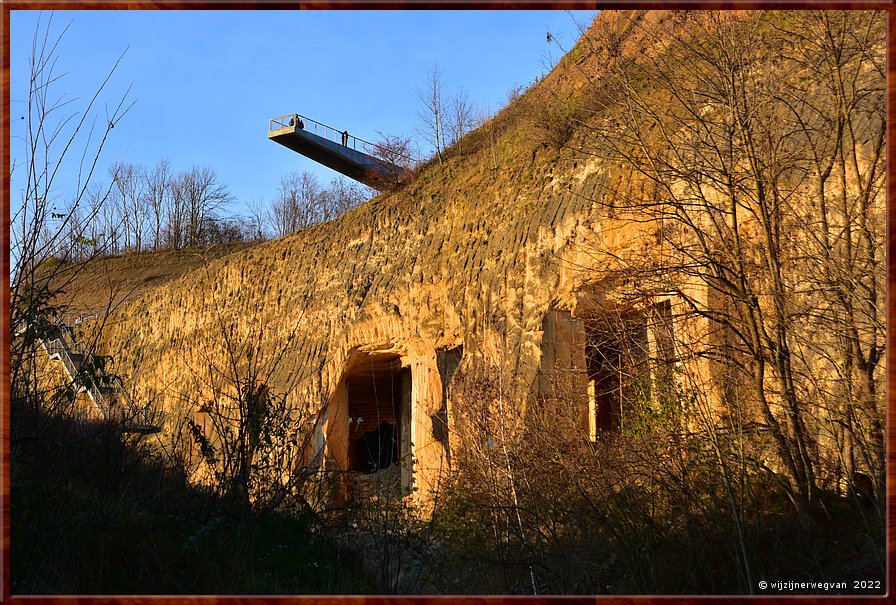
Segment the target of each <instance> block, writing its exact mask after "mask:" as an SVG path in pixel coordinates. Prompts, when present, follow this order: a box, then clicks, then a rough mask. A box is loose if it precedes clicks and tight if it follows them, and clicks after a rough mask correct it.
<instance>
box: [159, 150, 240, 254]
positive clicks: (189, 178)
mask: <svg viewBox="0 0 896 605" xmlns="http://www.w3.org/2000/svg"><path fill="white" fill-rule="evenodd" d="M231 199H232V196H231V194H230V192H228V191H227V186H226V185H224V184H222V183H220V182H219V181H218V176H217V174H216V173H215V171H214V170H212V169H211V168H209V167H207V166H202V167H197V166H194V167H193V168H192V169H190V170H186V171H182V172H179V173H178V174H177V175H176V176H175V177H174V178H173V179H172V181H171V201H172V203H171V205H170V207H169V213H168V217H169V218H168V232H169V234H168V237H169V242H170V245H171V246H172V247H173V248H175V249H177V248H182V247H187V246H190V247H192V246H198V245H200V244H202V242H203V236H204V230H205V229H206V227H207V225H208V221H209V220H211V219H214V218H216V216H217V212H218V211H219V210H221V209H222V208H224V207H225V206H226V205H227V204H228V203H229V202H230V201H231Z"/></svg>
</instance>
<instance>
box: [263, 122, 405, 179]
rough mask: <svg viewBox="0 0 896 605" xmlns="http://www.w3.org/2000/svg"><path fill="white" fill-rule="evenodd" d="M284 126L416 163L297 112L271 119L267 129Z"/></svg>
mask: <svg viewBox="0 0 896 605" xmlns="http://www.w3.org/2000/svg"><path fill="white" fill-rule="evenodd" d="M284 128H301V129H302V130H307V131H308V132H310V133H312V134H316V135H317V136H319V137H321V138H324V139H327V140H328V141H332V142H333V143H336V144H338V145H342V146H343V147H348V148H349V149H353V150H355V151H360V152H361V153H366V154H367V155H370V156H373V157H375V158H377V159H380V160H385V161H394V160H396V159H398V160H402V161H403V162H406V163H407V164H408V168H410V167H412V166H413V165H415V164H416V163H417V160H416V159H415V158H413V157H411V156H409V155H407V154H403V153H400V152H398V151H396V150H394V149H388V148H386V147H383V146H382V145H377V144H376V143H371V142H370V141H365V140H364V139H361V138H359V137H356V136H354V135H352V134H348V131H346V130H337V129H335V128H333V127H332V126H327V125H326V124H324V123H323V122H318V121H317V120H314V119H312V118H309V117H307V116H303V115H301V114H298V113H291V114H287V115H285V116H280V117H277V118H272V119H271V121H270V126H269V129H270V130H271V131H274V130H282V129H284ZM395 163H399V162H395Z"/></svg>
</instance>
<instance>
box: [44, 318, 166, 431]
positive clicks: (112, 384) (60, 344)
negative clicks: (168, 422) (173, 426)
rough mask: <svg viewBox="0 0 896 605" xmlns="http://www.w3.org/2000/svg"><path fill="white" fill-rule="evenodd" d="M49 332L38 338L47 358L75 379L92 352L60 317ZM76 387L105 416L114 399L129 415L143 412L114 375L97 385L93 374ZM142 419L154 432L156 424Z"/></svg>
mask: <svg viewBox="0 0 896 605" xmlns="http://www.w3.org/2000/svg"><path fill="white" fill-rule="evenodd" d="M51 334H52V336H48V337H46V338H43V339H41V344H42V345H43V347H44V349H45V350H46V352H47V355H48V356H50V357H51V358H52V357H56V358H58V359H59V360H60V361H61V362H62V365H63V367H64V368H65V370H66V373H68V376H69V379H70V380H72V381H73V382H74V381H76V379H77V376H78V375H79V374H80V371H81V367H83V366H84V364H92V363H93V355H92V354H91V353H90V352H89V351H88V350H87V349H86V348H84V347H83V346H81V344H80V343H78V341H77V340H76V339H75V336H74V334H73V333H72V330H71V328H70V327H69V326H68V325H66V324H64V323H62V322H61V321H58V320H57V323H56V324H55V325H54V327H53V328H52V332H51ZM73 352H74V354H76V355H79V356H81V358H82V360H81V364H80V367H79V365H78V364H76V363H75V360H74V359H73V357H72V355H73ZM101 386H105V387H108V388H109V389H110V390H111V391H112V393H109V394H107V393H103V392H102V390H101V388H100V387H101ZM80 388H82V389H84V390H85V391H86V392H87V393H88V394H89V395H90V398H91V399H92V400H93V403H94V405H95V406H96V407H97V408H98V409H99V410H100V412H101V413H102V414H103V415H104V416H105V417H106V418H109V417H110V415H111V414H112V413H114V409H113V407H114V403H115V402H116V401H118V402H119V403H122V404H124V407H125V408H126V409H127V411H128V412H129V415H130V417H131V418H137V417H143V416H144V414H143V411H142V410H141V409H140V408H138V407H137V406H136V405H134V402H133V401H132V400H131V398H130V397H129V396H128V394H127V391H125V389H124V385H123V384H122V382H121V378H119V377H118V376H113V377H111V378H110V379H109V380H108V384H105V385H99V384H98V383H97V380H96V376H94V377H93V379H92V380H90V381H89V382H88V383H87V384H84V383H83V382H82V383H81V384H80ZM142 421H143V422H144V424H143V425H142V429H143V430H147V431H150V432H156V431H155V429H157V428H158V427H154V426H152V425H151V424H149V423H148V422H145V418H142Z"/></svg>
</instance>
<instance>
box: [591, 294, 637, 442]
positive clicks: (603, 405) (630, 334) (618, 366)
mask: <svg viewBox="0 0 896 605" xmlns="http://www.w3.org/2000/svg"><path fill="white" fill-rule="evenodd" d="M647 348H648V342H647V324H646V321H645V318H644V315H643V313H638V312H634V311H630V312H627V313H621V312H615V313H614V312H607V313H604V314H602V315H595V316H592V317H589V318H588V319H586V320H585V358H586V367H587V376H588V399H589V425H590V426H589V433H590V438H591V440H592V441H593V440H595V439H597V436H598V435H599V434H601V433H605V432H609V431H616V430H619V429H621V428H623V426H624V424H625V416H626V414H627V413H633V412H635V410H636V409H637V408H638V407H639V406H640V405H642V404H643V403H644V402H646V401H648V400H649V399H650V370H649V366H648V355H647Z"/></svg>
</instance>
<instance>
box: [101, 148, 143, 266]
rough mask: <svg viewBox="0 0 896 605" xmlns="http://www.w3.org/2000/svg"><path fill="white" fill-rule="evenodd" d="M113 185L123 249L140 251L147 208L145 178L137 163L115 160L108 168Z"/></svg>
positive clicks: (141, 168)
mask: <svg viewBox="0 0 896 605" xmlns="http://www.w3.org/2000/svg"><path fill="white" fill-rule="evenodd" d="M109 174H110V176H111V178H112V183H113V185H114V187H113V192H114V201H115V203H116V204H117V206H118V214H119V219H120V220H121V230H122V236H123V238H124V248H125V250H131V251H140V250H142V249H143V245H144V235H145V234H144V230H145V225H146V220H147V212H148V210H149V208H148V205H147V204H146V184H147V179H146V175H145V169H144V168H143V167H142V166H140V165H139V164H131V163H127V162H116V163H114V164H112V166H110V168H109Z"/></svg>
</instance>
